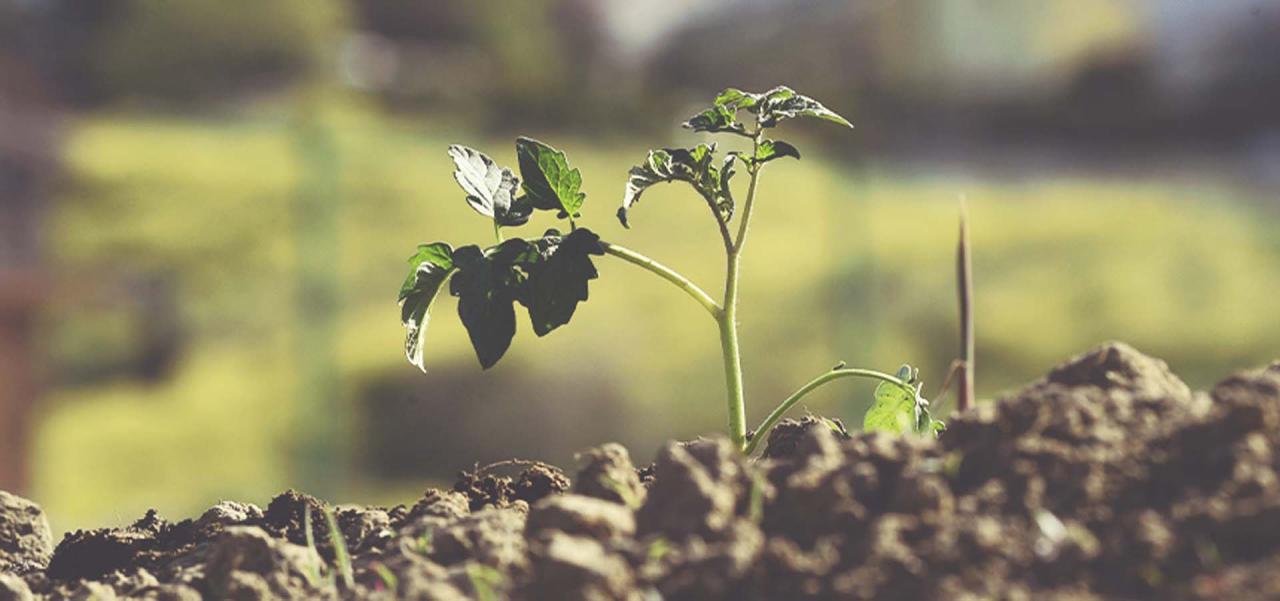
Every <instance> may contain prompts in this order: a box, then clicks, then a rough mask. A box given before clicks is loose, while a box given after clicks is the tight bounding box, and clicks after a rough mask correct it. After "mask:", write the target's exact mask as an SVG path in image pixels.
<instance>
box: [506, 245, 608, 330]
mask: <svg viewBox="0 0 1280 601" xmlns="http://www.w3.org/2000/svg"><path fill="white" fill-rule="evenodd" d="M555 234H557V232H554V231H552V232H548V235H547V236H546V237H544V238H542V240H541V242H542V243H543V247H542V248H543V249H544V250H543V252H544V253H546V252H547V251H549V254H542V255H541V256H542V257H545V258H544V259H542V260H539V261H536V262H533V263H532V264H530V265H529V279H528V281H527V283H526V284H525V290H524V291H523V294H522V295H521V303H523V304H524V305H525V307H527V308H528V309H529V320H530V321H531V322H533V331H534V333H535V334H537V335H538V336H546V335H547V334H548V333H550V332H551V331H552V330H554V329H556V328H558V327H560V326H562V325H564V324H566V323H569V320H570V319H571V318H572V317H573V313H574V311H575V310H576V309H577V307H578V303H580V302H583V301H585V300H587V283H588V282H589V281H590V280H594V279H596V277H598V275H599V274H598V273H597V272H596V268H595V265H594V264H593V263H592V262H591V255H603V254H604V249H603V248H601V246H600V236H597V235H596V234H595V233H594V232H592V231H591V230H588V229H586V228H578V229H576V230H574V231H572V232H570V233H569V235H567V236H564V237H563V238H561V237H559V236H557V235H555ZM535 244H536V242H535Z"/></svg>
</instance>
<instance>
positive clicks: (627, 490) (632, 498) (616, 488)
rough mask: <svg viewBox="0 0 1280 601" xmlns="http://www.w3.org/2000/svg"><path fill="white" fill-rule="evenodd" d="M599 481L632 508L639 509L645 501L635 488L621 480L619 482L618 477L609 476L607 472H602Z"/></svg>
mask: <svg viewBox="0 0 1280 601" xmlns="http://www.w3.org/2000/svg"><path fill="white" fill-rule="evenodd" d="M599 482H600V485H601V486H603V487H605V488H607V489H609V490H611V491H613V492H614V493H615V494H617V495H618V497H619V498H621V499H622V504H623V505H626V506H627V507H629V508H631V509H639V508H640V505H642V504H643V503H644V501H643V500H641V498H640V495H638V494H636V491H635V490H633V489H632V488H631V487H629V486H626V485H624V484H623V483H621V482H618V481H617V480H616V479H614V478H611V477H609V476H608V475H607V474H602V475H601V476H600V480H599Z"/></svg>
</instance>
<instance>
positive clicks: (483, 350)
mask: <svg viewBox="0 0 1280 601" xmlns="http://www.w3.org/2000/svg"><path fill="white" fill-rule="evenodd" d="M516 240H518V239H513V240H509V241H508V242H516ZM519 242H524V241H523V240H519ZM524 243H525V244H527V242H524ZM504 244H505V243H504ZM518 246H519V244H518V243H516V244H511V245H509V246H507V249H508V252H515V251H517V250H518V249H517V248H516V247H518ZM500 248H501V247H500ZM453 259H454V265H455V266H456V267H457V269H458V272H457V273H455V274H454V276H453V279H452V280H451V281H450V282H449V292H450V294H452V295H453V296H456V297H458V317H459V318H461V319H462V325H463V326H465V327H466V328H467V336H468V337H470V338H471V346H472V348H474V349H475V352H476V358H477V359H479V360H480V366H481V367H483V368H484V369H488V368H490V367H493V365H494V364H495V363H497V362H498V360H499V359H501V358H502V356H503V355H504V354H506V352H507V349H508V348H509V347H510V346H511V338H512V337H513V336H515V333H516V314H515V308H514V307H513V306H512V302H513V301H514V300H515V294H516V286H517V285H518V282H517V281H513V280H516V279H517V278H515V277H513V275H512V271H513V270H512V269H511V266H510V265H509V264H507V265H504V264H500V263H497V262H495V261H494V260H493V259H492V258H491V257H489V256H486V255H485V254H484V253H483V252H482V251H481V250H480V248H479V247H477V246H464V247H462V248H459V249H457V250H456V251H454V253H453Z"/></svg>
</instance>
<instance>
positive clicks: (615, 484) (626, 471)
mask: <svg viewBox="0 0 1280 601" xmlns="http://www.w3.org/2000/svg"><path fill="white" fill-rule="evenodd" d="M578 461H579V462H581V463H582V469H580V470H578V477H577V479H576V480H575V481H574V489H573V491H574V492H576V493H578V494H580V495H585V496H588V497H595V498H597V499H604V500H606V501H613V502H614V503H622V504H623V505H627V506H630V507H639V506H640V504H642V503H644V497H645V487H644V486H643V485H642V484H641V483H640V474H639V473H638V472H637V471H636V468H635V465H633V464H632V463H631V454H630V453H628V452H627V449H626V447H624V446H622V445H620V444H618V443H616V442H611V443H607V444H603V445H600V446H598V447H595V448H592V449H588V450H586V451H583V452H581V453H579V454H578Z"/></svg>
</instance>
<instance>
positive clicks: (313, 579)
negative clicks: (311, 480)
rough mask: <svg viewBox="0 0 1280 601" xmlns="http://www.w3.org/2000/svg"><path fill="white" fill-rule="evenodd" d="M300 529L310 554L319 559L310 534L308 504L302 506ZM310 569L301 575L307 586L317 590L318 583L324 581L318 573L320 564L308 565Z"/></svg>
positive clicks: (309, 510)
mask: <svg viewBox="0 0 1280 601" xmlns="http://www.w3.org/2000/svg"><path fill="white" fill-rule="evenodd" d="M302 529H303V532H304V534H303V536H305V539H306V541H307V548H308V549H311V553H312V555H313V556H314V557H316V558H319V557H320V552H319V551H318V550H316V537H315V535H314V534H312V533H311V505H310V504H308V505H303V506H302ZM310 568H311V569H310V570H307V571H306V572H303V574H304V575H305V576H306V578H307V584H310V585H311V586H312V587H313V588H318V587H319V586H320V583H321V582H323V581H324V574H322V573H321V571H320V563H319V562H316V563H313V564H311V565H310Z"/></svg>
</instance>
